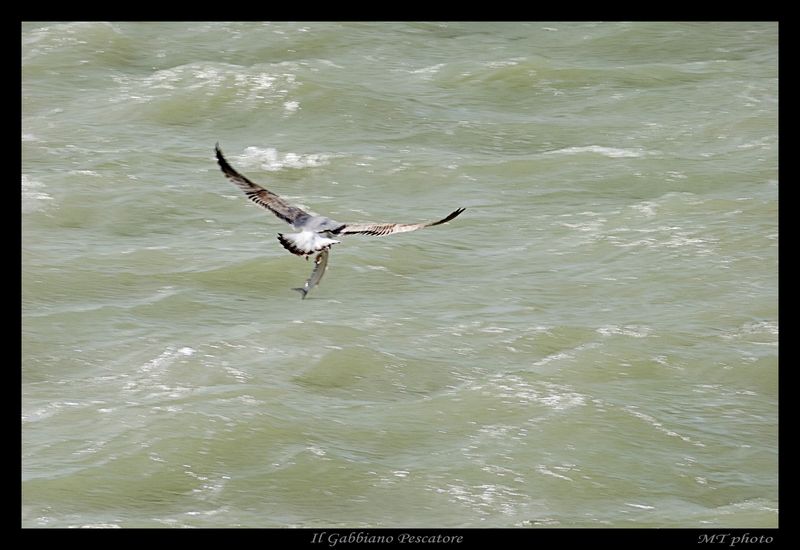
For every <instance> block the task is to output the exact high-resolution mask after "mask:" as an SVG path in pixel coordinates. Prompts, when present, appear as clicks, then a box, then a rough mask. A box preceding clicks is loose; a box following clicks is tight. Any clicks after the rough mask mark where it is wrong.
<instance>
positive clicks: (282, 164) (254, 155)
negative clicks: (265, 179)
mask: <svg viewBox="0 0 800 550" xmlns="http://www.w3.org/2000/svg"><path fill="white" fill-rule="evenodd" d="M336 156H337V155H334V154H332V153H309V154H299V153H283V154H280V153H279V152H278V150H277V149H275V148H274V147H266V148H261V147H247V148H246V149H245V150H244V152H243V153H242V154H241V155H239V156H238V157H235V160H236V161H237V162H239V163H241V164H242V166H244V167H245V168H246V167H248V166H251V167H258V168H261V169H262V170H267V171H270V172H277V171H278V170H283V169H284V168H316V167H318V166H325V165H326V164H328V163H329V162H330V159H332V158H335V157H336Z"/></svg>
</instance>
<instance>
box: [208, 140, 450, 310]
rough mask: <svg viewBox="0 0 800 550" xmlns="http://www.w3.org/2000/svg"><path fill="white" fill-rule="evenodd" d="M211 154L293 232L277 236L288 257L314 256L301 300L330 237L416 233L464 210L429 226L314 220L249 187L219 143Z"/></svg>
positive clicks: (322, 266)
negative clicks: (290, 227) (312, 268)
mask: <svg viewBox="0 0 800 550" xmlns="http://www.w3.org/2000/svg"><path fill="white" fill-rule="evenodd" d="M214 150H215V151H216V154H217V162H218V163H219V167H220V168H221V169H222V173H223V174H225V176H226V177H227V178H228V179H229V180H231V182H232V183H233V184H234V185H235V186H236V187H238V188H239V189H241V190H242V191H244V194H245V195H246V196H247V198H248V199H250V200H251V201H252V202H254V203H256V204H257V205H258V206H260V207H262V208H264V209H266V210H269V211H270V212H272V213H273V214H275V215H276V216H277V217H279V218H280V219H282V220H283V221H285V222H286V223H288V224H289V225H291V226H292V227H293V228H294V229H295V230H296V231H297V233H278V242H280V243H281V245H282V246H283V247H284V248H285V249H286V250H288V251H289V252H291V253H292V254H296V255H297V256H305V258H306V259H308V258H309V256H311V255H312V254H314V253H317V256H316V258H315V259H314V270H313V271H312V272H311V276H310V277H309V278H308V280H306V282H305V284H304V285H303V287H302V288H295V289H294V290H297V291H299V292H300V293H301V294H302V298H303V299H305V297H306V295H307V294H308V293H309V292H310V291H311V289H312V288H314V287H315V286H316V285H318V284H319V282H320V280H321V279H322V276H323V275H324V274H325V270H326V269H327V267H328V254H329V252H330V248H331V246H333V245H335V244H338V243H340V242H341V241H337V240H335V239H334V237H340V236H343V235H373V236H384V235H392V234H394V233H407V232H408V231H416V230H417V229H423V228H425V227H432V226H434V225H439V224H443V223H446V222H449V221H450V220H452V219H454V218H455V217H456V216H458V215H459V214H461V213H462V212H463V211H464V210H465V209H464V208H459V209H457V210H454V211H453V212H451V213H450V214H449V215H447V216H446V217H444V218H442V219H441V220H437V221H433V222H422V223H340V222H337V221H334V220H332V219H330V218H327V217H325V216H314V215H312V214H309V213H308V212H306V211H304V210H303V209H302V208H298V207H297V206H292V205H291V204H289V203H287V202H286V201H285V200H283V199H282V198H281V197H279V196H278V195H276V194H275V193H273V192H272V191H269V190H268V189H264V188H263V187H261V186H260V185H258V184H255V183H253V182H252V181H250V180H249V179H247V178H246V177H244V176H243V175H241V174H240V173H239V172H237V171H236V170H234V169H233V167H232V166H231V165H230V164H228V161H227V160H225V157H224V156H223V155H222V151H221V150H220V148H219V143H217V145H216V146H215V148H214Z"/></svg>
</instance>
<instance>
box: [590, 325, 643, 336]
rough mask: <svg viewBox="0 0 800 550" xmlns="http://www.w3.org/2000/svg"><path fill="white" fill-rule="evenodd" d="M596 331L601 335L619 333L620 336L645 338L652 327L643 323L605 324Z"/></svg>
mask: <svg viewBox="0 0 800 550" xmlns="http://www.w3.org/2000/svg"><path fill="white" fill-rule="evenodd" d="M597 332H598V333H599V334H602V335H603V336H611V335H613V334H620V335H622V336H633V337H634V338H646V337H647V336H650V333H652V332H653V329H652V328H650V327H648V326H644V325H623V326H617V325H606V326H603V327H600V328H599V329H597Z"/></svg>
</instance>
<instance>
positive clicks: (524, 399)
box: [490, 375, 586, 410]
mask: <svg viewBox="0 0 800 550" xmlns="http://www.w3.org/2000/svg"><path fill="white" fill-rule="evenodd" d="M490 387H491V389H492V390H493V392H496V393H497V395H498V396H499V397H503V398H506V399H508V398H512V399H514V400H515V401H517V402H519V403H538V404H540V405H544V406H545V407H548V408H551V409H555V410H566V409H570V408H573V407H579V406H581V405H584V404H585V403H586V396H584V395H582V394H580V393H577V392H575V391H573V389H572V388H570V387H568V386H561V385H558V384H552V383H548V382H543V383H541V384H537V385H534V384H531V383H529V382H526V381H525V380H524V379H522V378H521V377H520V376H516V375H496V376H494V377H492V378H491V380H490Z"/></svg>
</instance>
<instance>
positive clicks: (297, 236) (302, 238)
mask: <svg viewBox="0 0 800 550" xmlns="http://www.w3.org/2000/svg"><path fill="white" fill-rule="evenodd" d="M278 241H279V242H280V243H281V245H283V248H285V249H286V250H288V251H289V252H291V253H292V254H297V255H298V256H310V255H311V254H313V253H314V252H321V251H322V250H327V249H328V248H330V247H331V246H333V245H334V244H337V243H340V242H341V241H336V240H333V239H329V238H328V237H324V236H322V235H320V234H319V233H315V232H314V231H301V232H300V233H289V234H284V233H278Z"/></svg>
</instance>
